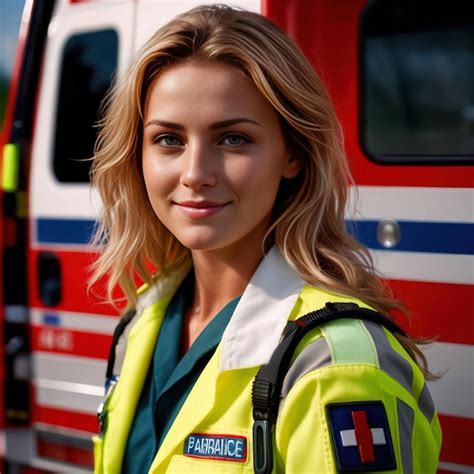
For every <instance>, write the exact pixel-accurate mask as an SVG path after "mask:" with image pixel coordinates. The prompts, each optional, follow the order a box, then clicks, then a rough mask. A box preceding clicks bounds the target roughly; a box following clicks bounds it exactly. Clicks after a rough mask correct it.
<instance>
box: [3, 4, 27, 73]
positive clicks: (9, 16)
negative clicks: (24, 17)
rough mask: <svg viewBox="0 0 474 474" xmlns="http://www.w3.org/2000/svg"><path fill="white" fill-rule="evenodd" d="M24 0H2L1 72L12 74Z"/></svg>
mask: <svg viewBox="0 0 474 474" xmlns="http://www.w3.org/2000/svg"><path fill="white" fill-rule="evenodd" d="M24 3H25V2H24V0H0V74H1V75H2V76H10V75H11V71H12V68H13V59H14V57H15V51H16V41H17V36H18V30H19V28H20V20H21V14H22V11H23V5H24Z"/></svg>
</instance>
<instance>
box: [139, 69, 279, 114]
mask: <svg viewBox="0 0 474 474" xmlns="http://www.w3.org/2000/svg"><path fill="white" fill-rule="evenodd" d="M157 113H159V114H160V115H162V114H166V115H167V117H166V118H167V119H170V118H172V117H175V118H176V119H177V118H181V119H183V118H188V119H190V118H193V119H196V118H199V120H202V119H204V118H209V119H213V118H214V117H213V116H216V117H217V116H218V117H219V119H222V116H223V115H228V116H229V117H231V116H236V115H239V116H240V115H241V114H244V115H251V116H252V117H253V118H256V119H258V118H260V119H261V120H264V119H265V120H269V119H271V120H275V119H277V114H276V112H275V111H274V109H273V107H272V106H271V104H270V103H269V102H268V101H267V100H266V99H265V97H264V96H263V95H262V94H261V93H260V92H259V91H258V90H257V88H256V87H255V86H254V85H253V84H252V82H251V81H250V80H249V79H248V78H247V77H246V76H245V75H244V73H243V72H242V71H241V70H240V69H238V68H237V67H234V66H231V65H228V64H224V63H217V62H215V63H184V64H177V65H172V66H169V67H167V68H165V69H164V70H163V71H162V72H161V73H160V74H159V76H158V77H157V78H155V79H154V80H153V82H152V83H151V85H150V87H149V89H148V91H147V96H146V103H145V119H149V118H155V117H154V115H155V114H157ZM196 115H198V117H196ZM160 118H161V117H160Z"/></svg>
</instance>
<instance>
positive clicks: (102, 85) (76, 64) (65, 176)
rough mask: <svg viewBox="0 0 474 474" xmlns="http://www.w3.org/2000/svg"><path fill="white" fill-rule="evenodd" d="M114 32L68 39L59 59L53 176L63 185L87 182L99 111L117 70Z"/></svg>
mask: <svg viewBox="0 0 474 474" xmlns="http://www.w3.org/2000/svg"><path fill="white" fill-rule="evenodd" d="M117 56H118V36H117V33H116V32H115V31H114V30H103V31H95V32H89V33H81V34H77V35H74V36H72V37H71V38H69V39H68V41H67V42H66V44H65V47H64V53H63V58H62V69H61V76H60V77H61V78H60V84H59V97H58V109H57V115H56V133H55V147H54V160H53V164H54V173H55V175H56V177H57V179H58V180H59V181H62V182H88V181H89V169H90V165H91V160H88V158H91V157H92V155H93V150H94V143H95V140H96V136H97V128H96V127H95V123H96V121H97V119H98V118H99V117H98V114H97V113H98V109H99V106H100V103H101V101H102V99H103V98H104V95H105V93H106V91H107V89H108V88H109V87H110V85H111V81H112V79H113V74H114V72H115V69H116V67H117Z"/></svg>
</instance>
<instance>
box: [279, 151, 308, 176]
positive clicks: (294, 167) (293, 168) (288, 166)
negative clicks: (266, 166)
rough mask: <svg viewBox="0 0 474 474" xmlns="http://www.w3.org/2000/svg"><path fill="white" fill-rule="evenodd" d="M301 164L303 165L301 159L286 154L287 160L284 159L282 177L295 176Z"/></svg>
mask: <svg viewBox="0 0 474 474" xmlns="http://www.w3.org/2000/svg"><path fill="white" fill-rule="evenodd" d="M302 166H303V163H301V160H299V159H297V158H293V157H292V156H291V155H288V157H287V161H286V163H285V166H284V168H283V173H282V177H283V178H294V177H295V176H297V175H298V173H299V172H300V170H301V168H302Z"/></svg>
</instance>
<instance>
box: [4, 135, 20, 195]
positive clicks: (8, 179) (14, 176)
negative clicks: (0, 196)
mask: <svg viewBox="0 0 474 474" xmlns="http://www.w3.org/2000/svg"><path fill="white" fill-rule="evenodd" d="M19 168H20V145H15V144H13V143H7V144H6V145H5V146H4V147H3V169H2V177H3V179H2V187H3V191H5V192H6V193H13V192H15V191H17V189H18V172H19Z"/></svg>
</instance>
